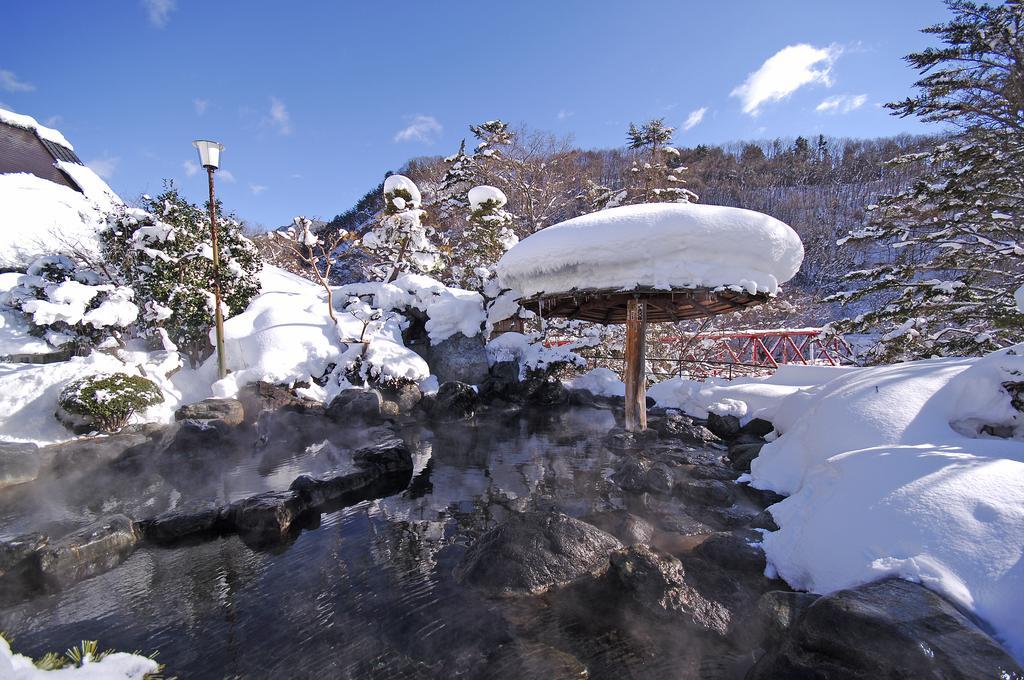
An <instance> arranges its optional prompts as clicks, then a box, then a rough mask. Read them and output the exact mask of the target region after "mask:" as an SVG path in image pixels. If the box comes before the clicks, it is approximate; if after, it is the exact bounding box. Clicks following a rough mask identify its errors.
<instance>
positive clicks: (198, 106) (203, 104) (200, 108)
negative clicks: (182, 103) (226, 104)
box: [192, 99, 210, 116]
mask: <svg viewBox="0 0 1024 680" xmlns="http://www.w3.org/2000/svg"><path fill="white" fill-rule="evenodd" d="M192 106H193V107H194V108H195V110H196V115H197V116H201V115H203V114H204V113H206V109H207V107H208V106H210V101H209V100H208V99H193V100H192Z"/></svg>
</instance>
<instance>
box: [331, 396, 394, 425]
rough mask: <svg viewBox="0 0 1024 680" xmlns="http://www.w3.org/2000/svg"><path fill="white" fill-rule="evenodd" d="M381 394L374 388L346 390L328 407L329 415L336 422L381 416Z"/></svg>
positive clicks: (371, 418)
mask: <svg viewBox="0 0 1024 680" xmlns="http://www.w3.org/2000/svg"><path fill="white" fill-rule="evenodd" d="M380 403H381V397H380V394H379V393H377V392H375V391H374V390H344V391H342V392H341V393H340V394H339V395H338V396H336V397H335V398H334V399H333V400H332V401H331V403H330V405H329V406H328V407H327V417H328V418H330V419H331V420H334V421H336V422H344V421H347V420H353V419H362V420H374V419H376V418H379V417H380Z"/></svg>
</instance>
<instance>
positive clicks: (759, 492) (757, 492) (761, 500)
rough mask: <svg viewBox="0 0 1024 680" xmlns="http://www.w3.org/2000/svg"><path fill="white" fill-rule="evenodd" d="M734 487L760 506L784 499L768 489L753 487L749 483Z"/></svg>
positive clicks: (784, 498)
mask: <svg viewBox="0 0 1024 680" xmlns="http://www.w3.org/2000/svg"><path fill="white" fill-rule="evenodd" d="M736 488H738V489H739V490H740V493H741V494H743V495H744V496H746V497H747V498H748V499H750V500H751V501H752V502H753V503H754V504H755V505H757V506H758V507H761V508H767V507H768V506H769V505H775V504H776V503H781V502H782V501H784V500H786V497H785V496H783V495H782V494H777V493H775V492H774V491H772V490H770V489H755V488H754V487H752V486H750V485H749V484H737V485H736Z"/></svg>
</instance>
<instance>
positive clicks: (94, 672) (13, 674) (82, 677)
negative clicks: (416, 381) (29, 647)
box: [0, 636, 160, 680]
mask: <svg viewBox="0 0 1024 680" xmlns="http://www.w3.org/2000/svg"><path fill="white" fill-rule="evenodd" d="M159 669H160V665H159V664H158V663H157V662H156V661H153V660H152V659H148V658H146V657H144V656H140V655H138V654H127V653H125V652H114V653H113V654H108V655H107V656H105V657H103V658H102V659H100V660H99V661H92V660H90V658H89V657H88V656H86V657H85V658H84V659H83V660H82V665H81V666H79V667H77V668H61V669H60V670H55V671H43V670H40V669H38V668H36V666H35V664H34V663H33V662H32V659H30V658H28V657H27V656H22V655H21V654H15V653H14V652H12V651H11V645H10V644H9V643H8V642H7V640H5V639H4V638H3V637H2V636H0V678H4V679H5V680H47V679H48V678H54V679H56V678H60V680H64V678H68V679H69V680H115V679H116V680H142V678H144V677H145V676H146V675H147V674H150V673H156V672H157V671H158V670H159Z"/></svg>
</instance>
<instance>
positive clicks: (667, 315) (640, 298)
mask: <svg viewBox="0 0 1024 680" xmlns="http://www.w3.org/2000/svg"><path fill="white" fill-rule="evenodd" d="M768 299H769V295H768V294H767V293H756V294H754V293H748V292H746V291H744V290H742V289H738V288H735V287H722V288H715V289H710V288H678V289H672V290H664V289H656V288H650V287H638V288H634V289H632V290H628V291H623V290H581V291H569V292H564V293H556V294H552V295H545V294H544V293H539V294H537V295H533V296H531V297H529V298H525V299H523V300H520V304H521V305H522V306H523V307H524V308H526V309H529V310H530V311H532V312H534V313H536V314H538V315H539V316H541V317H542V318H554V317H560V318H566V319H578V320H580V321H590V322H592V323H599V324H606V325H607V324H623V323H624V324H626V352H625V354H626V356H625V362H626V371H625V373H626V381H625V382H626V430H628V431H630V432H641V431H643V430H645V429H647V394H646V392H647V384H646V383H647V380H646V373H645V368H644V364H645V359H646V352H647V347H646V344H647V343H646V334H647V323H648V322H653V323H671V322H675V321H685V320H687V319H698V318H703V317H708V316H716V315H718V314H726V313H728V312H735V311H738V310H740V309H743V308H745V307H749V306H752V305H758V304H762V303H764V302H767V301H768Z"/></svg>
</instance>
